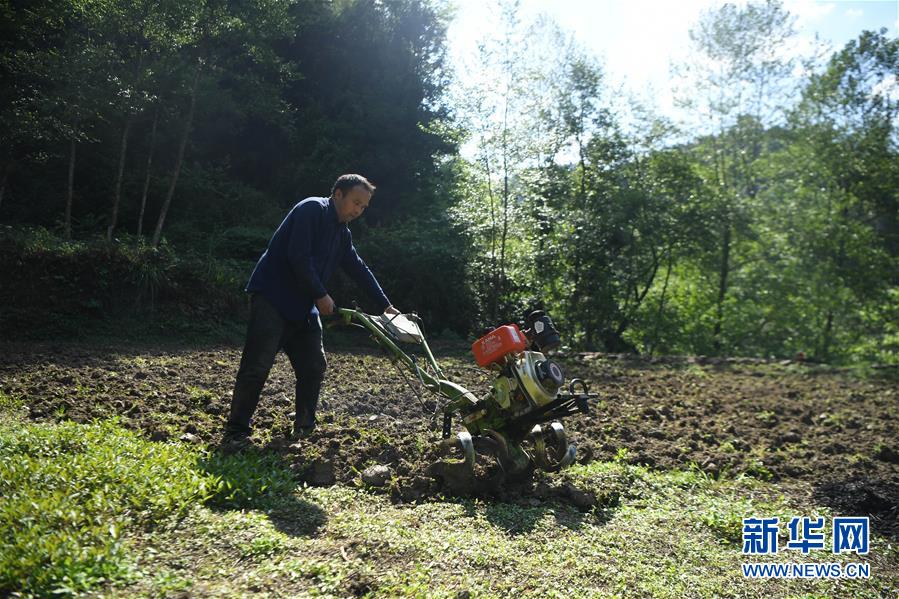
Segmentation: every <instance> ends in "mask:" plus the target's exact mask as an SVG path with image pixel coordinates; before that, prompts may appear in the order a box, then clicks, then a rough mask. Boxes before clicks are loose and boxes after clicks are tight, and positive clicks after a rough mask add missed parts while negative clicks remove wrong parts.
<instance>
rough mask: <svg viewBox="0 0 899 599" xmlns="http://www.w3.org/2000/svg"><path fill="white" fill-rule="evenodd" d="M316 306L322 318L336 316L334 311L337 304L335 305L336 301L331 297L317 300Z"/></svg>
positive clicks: (327, 296) (326, 296)
mask: <svg viewBox="0 0 899 599" xmlns="http://www.w3.org/2000/svg"><path fill="white" fill-rule="evenodd" d="M315 305H316V307H317V308H318V313H319V314H321V315H322V316H331V315H332V314H334V310H336V309H337V304H335V303H334V300H332V299H331V296H330V295H327V294H326V295H325V296H324V297H320V298H318V299H317V300H315Z"/></svg>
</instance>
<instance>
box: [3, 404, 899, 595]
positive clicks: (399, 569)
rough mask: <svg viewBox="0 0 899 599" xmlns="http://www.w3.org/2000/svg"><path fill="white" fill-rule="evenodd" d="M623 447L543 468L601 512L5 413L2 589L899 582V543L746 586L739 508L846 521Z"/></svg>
mask: <svg viewBox="0 0 899 599" xmlns="http://www.w3.org/2000/svg"><path fill="white" fill-rule="evenodd" d="M625 457H626V456H625V455H624V454H622V456H621V459H618V460H613V461H611V462H594V463H591V464H589V465H586V466H582V465H576V466H574V467H572V468H569V469H568V470H566V471H564V472H562V473H560V474H557V475H542V477H541V478H542V482H544V483H547V484H552V485H565V484H571V485H574V486H576V487H577V488H578V489H580V490H581V491H584V492H587V493H592V494H593V495H594V496H595V497H596V499H597V502H596V507H595V508H594V509H593V510H592V511H590V512H586V513H582V512H580V511H578V510H577V509H575V508H574V507H572V506H571V505H568V504H567V503H564V502H557V501H543V502H536V501H532V502H529V501H523V502H501V501H488V500H478V499H458V498H449V497H447V498H437V499H435V500H432V501H426V502H422V503H417V504H394V503H392V502H391V501H390V499H389V498H388V497H387V496H385V495H383V494H372V493H370V492H366V491H364V490H360V489H353V488H347V487H341V486H334V487H327V488H307V487H305V486H299V487H297V485H296V484H295V482H294V480H293V479H292V477H291V474H290V472H289V470H288V469H287V468H286V466H285V464H284V463H282V462H281V459H280V458H279V457H278V456H276V455H273V454H267V453H257V452H250V453H247V454H244V455H241V456H235V457H220V456H215V455H211V454H209V453H207V452H206V451H205V450H204V449H203V448H198V447H196V446H193V445H190V444H186V443H156V442H151V441H147V440H145V439H143V438H142V437H140V436H139V435H138V434H135V433H132V432H129V431H126V430H124V429H122V428H121V427H120V426H118V425H117V423H116V422H115V421H106V422H99V423H94V424H88V425H83V424H74V423H63V424H58V425H49V424H24V423H22V422H15V421H12V420H10V419H6V420H2V421H0V495H2V497H3V501H2V502H0V541H2V545H0V594H5V593H11V592H20V593H22V594H23V595H24V596H49V595H51V594H59V595H78V594H83V593H85V592H95V593H99V594H101V595H104V596H116V597H131V596H154V597H165V596H175V595H177V594H179V593H184V592H190V593H193V594H195V595H197V596H253V595H259V596H271V595H280V596H323V597H329V596H334V597H344V596H348V595H354V594H358V595H369V596H377V597H382V596H383V597H392V596H413V597H416V596H417V597H455V596H457V594H458V593H459V592H460V591H468V592H469V593H470V595H471V596H475V597H481V596H483V597H508V596H514V595H521V596H534V597H589V596H608V597H617V596H620V597H671V598H675V597H677V598H680V597H716V596H741V597H769V596H773V597H788V596H791V597H792V596H796V597H799V596H819V597H831V596H840V597H881V596H891V594H895V592H896V589H897V588H899V587H897V584H899V581H897V575H896V572H899V550H897V548H896V547H895V546H894V545H891V544H890V543H888V541H887V540H885V539H882V538H879V537H875V538H874V539H873V540H872V553H871V554H870V555H869V556H867V561H870V562H871V564H872V566H871V569H872V578H871V579H870V580H867V581H863V580H860V581H840V582H838V583H836V582H829V581H812V580H804V581H771V580H769V581H751V580H745V579H743V578H742V575H741V571H740V564H741V563H742V562H744V561H748V560H746V559H745V558H744V556H743V555H742V554H741V547H740V544H741V534H742V532H741V530H742V518H744V517H746V516H751V515H764V516H780V517H781V518H782V519H786V518H788V517H789V516H792V515H808V516H815V515H823V516H825V517H827V518H828V520H829V516H830V512H829V511H828V510H826V509H824V508H822V507H820V506H815V505H812V504H804V503H801V502H799V503H797V502H796V501H795V500H793V499H790V498H788V497H786V496H784V495H782V494H781V493H780V491H779V490H778V488H777V487H775V486H773V485H771V484H770V483H768V482H765V481H761V480H756V479H754V478H751V477H738V478H735V479H734V478H731V479H727V478H723V479H715V478H712V477H710V476H708V475H707V474H705V473H703V472H702V471H701V470H698V469H694V470H690V471H666V472H659V471H651V470H648V469H646V468H643V467H640V466H635V465H632V464H628V463H627V461H626V459H624V458H625ZM777 559H778V560H779V561H788V560H789V561H833V559H834V556H832V555H830V554H827V553H815V552H813V553H812V554H810V555H808V556H802V554H801V553H798V552H789V553H788V554H787V555H784V554H783V553H781V555H779V556H778V558H777ZM846 560H851V561H858V558H854V557H850V558H840V561H846Z"/></svg>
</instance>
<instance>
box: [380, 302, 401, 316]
mask: <svg viewBox="0 0 899 599" xmlns="http://www.w3.org/2000/svg"><path fill="white" fill-rule="evenodd" d="M399 313H400V311H399V310H397V309H396V308H394V307H393V304H390V305H389V306H387V308H386V309H385V310H384V314H387V315H388V316H396V315H397V314H399Z"/></svg>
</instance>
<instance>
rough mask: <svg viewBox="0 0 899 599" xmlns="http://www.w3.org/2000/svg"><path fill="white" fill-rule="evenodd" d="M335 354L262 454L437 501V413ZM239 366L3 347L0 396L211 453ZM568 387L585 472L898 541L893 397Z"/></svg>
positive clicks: (609, 380)
mask: <svg viewBox="0 0 899 599" xmlns="http://www.w3.org/2000/svg"><path fill="white" fill-rule="evenodd" d="M326 348H328V349H329V352H328V374H327V378H326V381H325V384H324V387H323V391H322V398H321V402H320V407H319V426H318V428H317V429H316V431H315V433H313V435H312V436H311V437H309V438H308V439H303V440H301V441H300V442H299V443H297V444H295V445H293V446H290V445H289V444H288V441H287V439H286V436H285V435H286V433H287V432H288V431H289V423H290V418H289V416H288V414H289V413H290V412H292V411H293V385H294V378H293V372H292V371H291V369H290V365H289V363H288V361H287V359H286V358H285V357H284V356H279V358H278V361H277V363H276V365H275V368H274V369H273V370H272V373H271V376H270V377H269V381H268V383H267V384H266V386H265V388H264V390H263V395H262V399H261V401H260V405H259V408H258V410H257V412H256V416H255V419H254V427H255V430H256V431H257V432H256V437H257V438H258V439H259V441H260V444H261V445H263V446H264V448H265V449H266V450H270V451H276V452H278V453H279V454H281V455H283V456H284V457H285V459H286V461H287V462H288V463H289V464H290V467H291V468H292V470H294V472H295V473H296V475H297V477H298V478H299V479H302V480H305V481H307V482H309V483H311V484H317V485H330V484H336V483H342V484H362V483H361V481H360V473H361V472H362V471H363V470H364V469H365V468H366V467H367V466H370V465H373V464H385V465H387V466H389V467H390V469H391V474H392V476H391V478H390V480H388V482H387V484H386V486H385V487H384V488H385V489H386V490H387V491H388V492H390V493H391V495H392V496H393V497H395V498H397V499H398V500H414V499H420V498H423V497H426V496H429V495H432V494H435V493H441V492H445V491H446V489H445V488H443V487H441V485H440V484H439V481H437V480H435V479H434V478H431V477H429V476H427V475H426V472H425V467H426V466H427V465H428V464H429V463H431V462H433V461H434V459H435V454H434V444H433V443H432V442H433V441H436V440H437V439H439V437H440V432H439V429H438V425H439V419H437V418H435V417H433V415H434V410H435V409H436V408H437V402H436V401H435V398H433V397H425V398H424V399H425V402H424V406H422V404H421V403H420V402H419V399H418V398H417V397H416V394H415V393H414V392H413V391H412V389H411V388H410V384H409V383H410V382H411V387H417V384H415V383H414V381H409V382H407V381H406V380H404V378H403V377H402V376H401V375H400V373H399V372H397V370H396V369H395V368H393V367H392V366H391V365H390V362H389V361H388V360H387V359H386V358H385V357H384V356H383V355H382V354H381V353H380V352H379V351H378V350H376V349H374V350H372V349H368V348H362V349H359V348H352V349H348V348H336V349H331V348H330V347H329V344H328V341H327V340H326ZM239 359H240V350H239V349H238V348H233V347H227V348H226V347H213V348H203V349H172V348H145V347H137V346H130V345H118V346H106V347H94V346H90V345H86V344H46V343H44V344H37V343H27V344H23V343H5V344H2V345H0V390H2V392H3V393H4V394H6V395H7V396H9V397H12V398H13V399H17V398H22V399H24V401H25V404H26V406H27V409H28V415H29V417H30V418H32V419H36V420H44V419H48V420H59V419H72V420H75V421H82V422H83V421H89V420H91V419H94V418H105V417H110V416H117V417H119V418H120V421H121V423H122V424H123V425H124V426H127V427H129V428H133V429H135V430H139V431H141V432H142V433H143V434H146V435H147V436H148V437H149V438H151V439H154V440H160V441H161V440H167V439H179V438H180V439H183V440H185V441H187V442H196V443H210V444H216V443H217V442H218V440H219V438H220V432H221V428H222V425H223V423H224V421H225V419H226V418H227V415H228V407H229V403H230V394H231V387H232V385H233V381H234V375H235V372H236V369H237V364H238V362H239ZM439 360H440V363H441V366H442V368H443V369H444V374H445V375H447V376H448V377H449V378H451V379H452V380H454V381H457V382H459V383H461V384H463V385H465V386H466V387H468V388H469V389H471V390H472V391H474V392H475V394H476V395H480V394H481V393H483V392H484V391H485V390H486V389H487V388H488V386H489V383H490V380H491V377H490V375H489V373H487V372H486V371H483V370H479V369H477V368H476V367H474V362H473V360H471V359H470V358H469V357H468V356H467V355H465V354H463V353H461V352H455V353H451V354H449V355H446V356H445V357H441V358H440V359H439ZM560 362H561V364H562V365H563V368H565V370H566V375H567V376H568V377H569V378H570V377H573V376H578V377H581V378H584V379H586V380H588V381H590V382H591V390H592V391H595V392H597V393H598V394H599V400H598V401H597V403H596V405H595V406H594V407H593V410H592V413H591V414H590V415H588V416H577V417H572V418H570V419H568V420H567V421H566V422H565V427H566V430H567V431H568V433H569V439H570V440H571V441H573V442H575V443H576V444H577V447H578V460H579V461H580V462H582V463H586V462H589V461H591V460H609V459H613V458H615V457H617V458H618V459H625V460H627V461H630V462H633V463H639V464H645V465H647V466H649V467H652V468H660V469H671V468H697V467H698V468H700V469H702V470H703V471H705V472H707V473H709V474H710V475H713V476H736V475H739V474H741V473H745V474H746V475H749V476H754V477H757V478H761V479H765V480H772V481H774V482H776V483H777V484H779V485H781V486H782V487H783V488H784V489H787V490H789V489H790V488H791V487H794V486H795V488H800V487H801V488H803V489H808V488H811V489H812V490H813V491H812V493H813V499H814V500H815V501H816V502H818V503H823V504H825V505H830V506H832V507H833V508H834V510H835V511H837V512H839V513H845V514H850V515H869V516H871V517H872V520H873V525H874V527H875V529H876V530H878V531H879V532H880V533H881V534H886V535H890V536H893V537H899V521H897V519H899V440H897V434H896V433H897V428H896V427H897V424H896V413H897V411H899V384H897V383H896V382H895V381H893V380H889V379H877V378H870V379H857V378H853V377H851V376H849V375H847V374H843V373H839V372H836V371H832V370H827V369H824V368H821V367H816V366H811V365H807V364H802V363H789V364H786V363H764V362H762V361H758V360H702V359H699V360H696V359H685V358H672V359H668V360H661V361H658V360H655V361H648V360H640V359H630V358H624V357H622V356H615V355H605V354H581V355H572V356H568V357H565V358H561V359H560ZM494 491H495V492H498V493H499V494H500V495H501V496H503V497H505V498H510V497H515V498H521V496H525V498H526V499H527V500H531V501H533V500H534V498H535V497H536V498H537V499H538V500H539V499H540V498H543V497H553V498H555V499H563V500H567V501H570V502H571V503H573V504H574V505H576V506H578V507H580V508H582V509H589V507H591V505H592V504H593V503H594V502H595V498H591V497H585V496H584V495H585V494H584V493H581V492H580V491H578V490H577V489H574V488H572V487H571V485H567V484H563V483H560V482H559V481H558V480H557V479H556V478H554V477H552V476H537V477H536V479H535V480H534V481H530V482H528V483H525V484H519V485H518V486H515V487H506V488H504V489H501V490H498V491H497V490H494Z"/></svg>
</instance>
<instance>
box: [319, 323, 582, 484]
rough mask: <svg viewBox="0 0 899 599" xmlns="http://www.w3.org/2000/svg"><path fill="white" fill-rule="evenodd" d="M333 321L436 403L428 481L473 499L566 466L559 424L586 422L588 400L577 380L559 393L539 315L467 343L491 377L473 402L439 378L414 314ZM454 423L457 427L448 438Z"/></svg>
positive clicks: (568, 446)
mask: <svg viewBox="0 0 899 599" xmlns="http://www.w3.org/2000/svg"><path fill="white" fill-rule="evenodd" d="M337 315H338V316H339V318H340V320H341V321H342V322H343V323H344V324H352V325H356V326H361V327H363V328H365V329H367V331H368V332H369V333H370V334H371V336H372V339H373V340H374V341H375V342H376V343H377V344H378V345H379V346H381V347H382V348H383V349H384V350H385V352H386V353H387V355H388V357H389V358H390V359H391V361H392V362H393V363H394V364H396V365H397V366H398V368H400V371H401V372H403V373H404V375H405V373H409V374H411V375H412V376H414V377H415V379H416V380H417V381H418V383H419V384H420V386H421V387H423V388H424V389H426V390H428V391H430V392H431V393H433V394H435V395H437V396H438V397H439V398H440V401H439V402H438V412H442V439H441V440H440V442H439V444H438V446H437V459H436V461H435V462H434V463H432V464H431V465H430V466H429V467H428V470H427V472H428V474H429V475H431V476H433V477H436V478H440V479H442V480H443V481H444V482H445V483H446V484H447V485H448V486H450V487H452V488H454V489H455V490H457V491H461V492H473V491H479V490H490V489H495V488H498V487H499V485H501V484H502V483H503V482H504V481H507V480H516V479H518V480H520V479H525V478H528V477H529V476H530V475H531V474H532V473H533V471H534V469H535V468H540V469H542V470H546V471H556V470H560V469H562V468H565V467H566V466H568V465H570V464H571V463H572V462H574V459H575V453H576V449H575V446H574V444H573V443H570V442H569V441H568V437H567V435H566V433H565V429H564V427H563V426H562V424H561V422H559V419H561V418H564V417H566V416H571V415H574V414H577V413H583V414H587V413H588V412H589V401H590V400H591V399H594V398H595V397H596V394H595V393H590V391H589V389H588V387H587V383H586V382H584V381H582V380H581V379H573V380H571V381H569V382H568V384H567V385H566V384H565V377H564V374H563V373H562V369H561V368H560V367H559V365H558V364H557V363H555V362H554V361H552V360H551V359H549V358H548V357H547V355H546V354H547V353H548V352H550V351H552V350H553V349H555V348H556V347H558V345H559V342H560V339H559V333H558V332H557V331H556V329H555V327H554V326H553V323H552V321H551V320H550V318H549V316H547V315H546V314H545V313H544V312H542V311H536V312H532V313H531V314H530V315H528V317H527V319H526V320H525V322H524V323H522V327H519V326H518V325H515V324H507V325H503V326H500V327H497V328H495V329H493V330H492V331H490V332H489V333H487V334H486V335H484V336H483V337H481V338H480V339H478V340H477V341H475V343H474V344H473V345H472V352H473V353H474V356H475V360H476V361H477V363H478V365H479V366H480V367H481V368H484V369H487V370H489V371H491V372H493V373H495V374H496V378H495V379H494V380H493V384H492V386H491V388H490V390H489V391H487V392H486V393H484V394H483V395H481V396H477V395H475V394H474V393H472V392H471V391H469V390H468V389H466V388H465V387H462V386H461V385H459V384H457V383H454V382H452V381H450V380H447V378H446V377H445V376H444V375H443V373H442V372H441V369H440V367H439V366H438V364H437V361H436V360H435V359H434V355H433V353H432V352H431V349H430V347H429V346H428V343H427V340H426V339H425V336H424V334H423V332H422V326H421V324H422V323H421V320H420V319H419V317H418V316H417V315H416V314H399V315H394V316H389V315H386V314H384V315H378V316H375V315H370V314H365V313H363V312H361V311H359V310H350V309H346V308H339V309H338V310H337ZM404 343H411V344H415V345H420V346H421V347H422V349H423V350H424V360H423V361H424V363H421V364H420V363H419V362H420V359H418V358H416V357H415V356H413V355H410V354H407V353H406V352H404V351H403V350H402V349H400V345H401V344H404ZM413 388H414V387H413ZM419 399H421V397H420V396H419ZM454 422H458V423H459V424H460V425H461V430H458V431H457V432H456V433H455V434H453V423H454Z"/></svg>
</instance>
